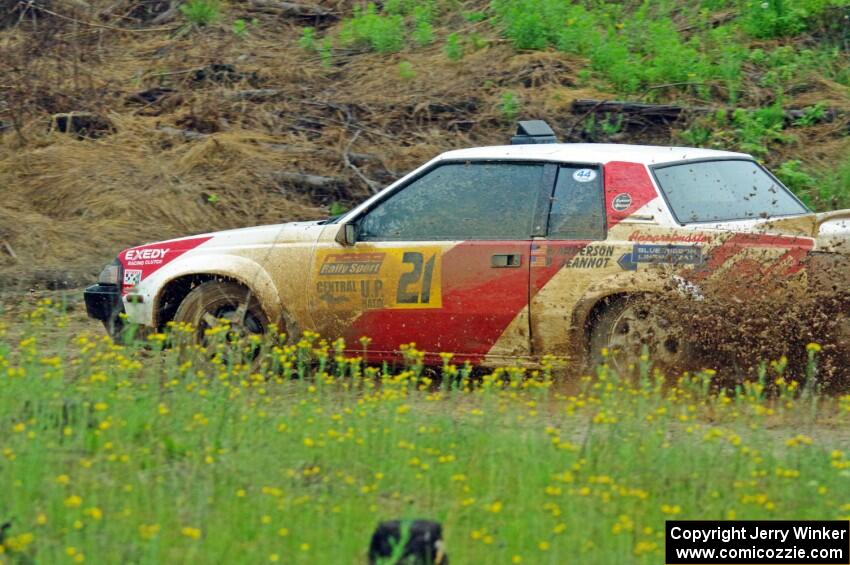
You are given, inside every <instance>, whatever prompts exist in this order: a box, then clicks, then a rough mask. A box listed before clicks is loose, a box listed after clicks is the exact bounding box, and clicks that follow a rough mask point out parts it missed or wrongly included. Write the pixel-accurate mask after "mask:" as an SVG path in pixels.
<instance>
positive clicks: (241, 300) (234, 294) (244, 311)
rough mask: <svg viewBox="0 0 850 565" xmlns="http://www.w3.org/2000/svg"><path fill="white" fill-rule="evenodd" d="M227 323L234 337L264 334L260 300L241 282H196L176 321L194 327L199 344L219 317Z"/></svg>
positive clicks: (264, 324)
mask: <svg viewBox="0 0 850 565" xmlns="http://www.w3.org/2000/svg"><path fill="white" fill-rule="evenodd" d="M222 319H225V320H227V321H228V322H229V323H230V331H231V335H232V336H233V337H244V336H249V335H263V334H265V333H266V329H267V328H268V326H269V323H268V319H267V318H266V315H265V314H264V313H263V309H262V308H261V307H260V303H259V301H258V300H257V299H256V298H255V297H254V296H253V294H252V293H251V291H250V290H249V289H247V288H245V287H244V286H242V285H239V284H236V283H233V282H225V281H208V282H205V283H202V284H200V285H198V286H197V287H196V288H195V289H194V290H192V292H190V293H189V294H188V296H186V298H185V299H184V300H183V302H181V303H180V306H179V307H178V308H177V313H176V314H175V315H174V321H175V322H178V323H179V322H185V323H188V324H190V325H191V326H192V327H193V328H195V330H196V333H195V338H196V340H197V342H198V343H202V342H203V341H204V332H205V331H206V330H208V329H210V328H213V327H215V326H217V325H218V324H219V323H220V322H219V320H222Z"/></svg>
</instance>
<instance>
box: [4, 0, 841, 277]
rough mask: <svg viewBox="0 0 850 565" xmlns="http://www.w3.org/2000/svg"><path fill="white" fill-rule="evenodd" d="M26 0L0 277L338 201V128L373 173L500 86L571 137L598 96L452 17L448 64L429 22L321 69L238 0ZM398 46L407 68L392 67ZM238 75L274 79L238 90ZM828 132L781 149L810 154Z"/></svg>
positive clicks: (11, 51)
mask: <svg viewBox="0 0 850 565" xmlns="http://www.w3.org/2000/svg"><path fill="white" fill-rule="evenodd" d="M485 4H486V3H482V7H483V6H484V5H485ZM0 5H3V6H5V5H6V4H2V3H0ZM15 5H17V4H15ZM34 5H37V6H43V7H46V8H47V9H49V10H50V11H51V12H53V13H49V12H45V11H40V12H39V11H38V10H35V11H32V10H31V11H30V12H27V14H26V15H27V17H26V18H18V19H9V18H6V19H4V20H3V23H2V24H0V77H2V78H0V120H2V121H4V122H7V124H8V125H9V126H10V127H7V128H5V129H2V124H0V289H2V288H8V287H10V286H12V287H23V288H29V287H31V286H32V287H37V286H48V287H56V286H67V285H78V284H81V283H83V282H86V281H88V280H90V279H91V278H92V277H93V276H94V274H95V273H96V272H97V271H98V270H99V269H100V267H101V266H102V264H104V263H106V262H108V261H109V260H110V259H111V258H112V257H114V256H115V254H116V253H117V252H118V251H120V250H121V249H122V248H125V247H127V246H130V245H136V244H141V243H143V242H146V241H152V240H160V239H165V238H169V237H175V236H182V235H188V234H192V233H200V232H206V231H211V230H218V229H225V228H231V227H239V226H248V225H257V224H262V223H277V222H282V221H289V220H295V219H304V218H317V217H322V216H324V215H326V214H327V208H328V206H329V204H331V203H332V202H340V203H342V204H343V205H350V204H353V203H354V202H356V201H358V200H361V199H362V198H365V197H366V196H368V194H369V193H370V190H369V187H368V186H366V184H365V183H364V182H363V181H362V179H360V178H358V177H357V176H356V175H355V174H354V172H353V171H352V170H351V169H350V168H348V167H347V166H346V164H345V160H344V158H343V154H344V153H345V151H346V149H347V148H348V147H349V144H350V143H351V141H352V139H353V138H354V136H355V135H356V136H357V139H356V142H355V143H354V144H353V145H351V147H350V151H352V152H356V153H360V154H369V155H372V158H370V159H367V160H364V161H363V162H362V163H359V164H358V167H359V168H360V170H361V171H362V172H363V173H364V174H365V175H366V176H367V177H369V178H370V179H373V180H374V181H375V182H376V183H377V184H379V185H385V184H387V183H389V182H391V181H392V180H394V179H395V178H397V177H398V176H400V175H401V174H403V173H404V172H406V171H408V170H410V169H411V168H413V167H415V166H417V165H419V164H421V163H422V162H423V161H425V160H427V159H429V158H431V157H433V156H434V155H436V154H438V153H440V152H442V151H445V150H448V149H451V148H455V147H462V146H469V145H474V144H479V145H480V144H494V143H502V142H504V141H505V140H506V139H507V137H508V136H509V135H510V133H511V129H512V125H513V124H512V123H511V120H509V119H507V118H506V117H505V116H504V115H503V114H502V112H501V111H500V109H499V105H500V102H501V96H502V94H503V93H504V92H506V91H512V92H514V93H515V94H516V96H517V98H518V99H519V100H520V103H521V105H522V116H524V117H528V118H538V117H539V118H545V119H547V120H548V121H550V123H552V124H553V126H554V127H555V129H556V130H557V131H559V132H560V133H565V132H568V133H571V136H570V139H569V140H571V141H575V140H578V139H580V138H579V137H578V133H577V131H578V129H580V128H576V127H575V126H576V123H577V122H578V121H580V120H581V116H575V115H572V114H571V113H570V112H569V105H570V103H571V102H572V100H574V99H576V98H600V99H601V98H611V96H610V95H606V93H604V92H600V91H597V90H596V89H594V88H593V87H588V86H578V85H577V83H576V79H575V77H576V74H577V72H578V71H579V70H581V69H582V68H583V67H584V64H585V63H584V62H583V61H582V60H580V59H577V58H575V57H571V56H568V55H565V54H561V53H556V52H535V53H517V52H515V50H514V49H513V48H512V47H510V46H509V45H508V44H507V43H506V42H505V41H504V40H502V39H500V38H499V37H497V36H496V35H494V34H493V32H492V31H488V29H489V28H488V27H487V26H482V25H479V24H467V23H465V22H463V21H461V20H460V19H459V22H458V26H457V27H462V26H468V28H469V29H468V30H467V31H469V30H472V29H473V28H474V31H475V32H476V33H479V34H481V35H482V36H483V37H485V39H486V40H487V41H488V44H487V46H486V47H483V48H479V49H477V50H474V49H471V48H469V46H467V49H466V54H465V57H464V58H463V60H461V61H458V62H452V61H449V60H448V59H447V57H446V56H445V54H444V53H443V50H442V42H443V40H444V37H443V36H442V35H441V34H443V33H444V32H443V31H440V30H438V37H437V41H435V42H434V44H433V45H432V46H430V47H427V48H416V49H411V50H410V51H407V52H404V53H400V54H396V55H378V54H374V53H366V52H363V51H359V50H357V49H353V48H338V49H336V51H335V53H334V60H333V64H332V65H331V66H330V67H329V68H326V67H324V66H322V64H321V62H320V59H319V57H318V56H317V55H316V54H315V53H310V52H307V51H305V50H304V49H302V48H301V47H300V46H299V45H298V37H299V35H300V28H301V26H302V25H309V24H310V23H311V22H309V21H304V20H301V21H293V20H291V19H285V18H279V17H276V16H274V15H271V14H260V13H256V12H251V11H249V10H248V8H247V6H248V4H242V3H237V4H231V5H230V6H228V8H227V12H226V15H225V17H224V18H223V19H222V20H221V21H220V23H218V24H217V25H214V26H211V27H209V28H206V29H203V30H182V29H179V28H180V25H179V24H180V23H181V22H180V21H175V22H167V23H166V24H163V25H160V26H158V27H156V28H154V29H152V28H151V27H150V25H149V24H147V23H145V21H143V19H144V18H148V17H149V16H150V14H149V13H148V12H145V11H144V10H142V11H139V10H137V9H136V8H138V6H137V5H136V3H134V1H133V0H125V1H123V2H119V3H117V4H116V3H114V2H106V0H92V1H91V2H89V7H88V8H86V7H85V3H80V2H77V1H75V0H55V1H52V2H49V1H48V0H41V1H40V2H38V3H35V4H34ZM324 5H325V6H326V7H328V8H330V9H331V10H333V11H336V12H340V13H341V12H342V11H343V10H349V11H350V7H351V3H350V2H347V1H341V2H338V3H333V2H329V3H325V4H324ZM151 6H152V5H151ZM163 7H164V6H159V7H151V8H150V9H151V10H152V9H154V8H156V10H159V9H160V8H163ZM467 7H469V6H467ZM147 9H148V8H146V10H147ZM255 17H256V18H258V24H257V25H251V26H250V28H249V34H248V36H247V37H246V38H244V39H243V38H239V37H237V36H236V35H235V34H234V33H233V32H232V31H231V29H230V24H231V22H232V21H233V20H234V19H236V18H243V19H245V20H247V21H250V20H251V19H252V18H255ZM458 18H460V15H459V14H458ZM331 25H333V24H331ZM122 30H123V31H122ZM403 61H405V62H408V63H410V65H411V67H412V69H413V72H414V73H415V76H413V77H412V78H411V77H408V78H405V77H402V75H401V73H400V72H399V63H401V62H403ZM211 64H228V65H233V67H234V70H235V72H236V73H237V74H236V75H235V76H233V77H231V79H232V80H227V81H222V80H216V79H209V78H207V79H206V80H198V76H197V73H196V71H198V69H203V68H205V67H208V66H209V65H211ZM828 86H829V85H824V88H827V87H828ZM155 87H156V88H161V89H166V90H163V92H165V94H164V95H163V96H162V97H161V98H157V99H155V100H149V101H143V100H139V99H135V100H134V99H133V97H134V95H135V94H137V93H139V92H142V91H145V90H148V89H151V88H155ZM255 89H265V90H267V91H268V90H273V91H276V93H273V94H271V95H263V96H260V97H258V98H251V97H248V98H246V97H243V96H242V95H240V94H239V93H240V92H243V91H246V90H255ZM834 90H835V92H836V94H835V96H837V97H840V96H845V93H843V92H841V91H839V89H834ZM830 92H832V91H830ZM803 98H804V96H803V95H801V103H804V102H806V100H803ZM830 100H832V98H830ZM839 102H840V103H841V104H847V103H848V102H847V99H846V96H845V98H843V99H842V100H836V104H838V103H839ZM69 111H88V112H92V113H95V114H97V115H100V116H103V117H105V118H107V119H108V120H109V122H110V123H111V124H112V127H113V132H112V133H111V134H108V135H103V136H101V137H99V138H98V139H85V140H79V139H76V138H75V137H74V136H72V135H67V134H62V133H58V132H56V131H50V130H51V122H50V116H51V115H52V114H55V113H58V112H69ZM168 128H172V130H175V129H176V130H184V131H188V132H190V135H191V136H192V137H191V138H189V139H187V138H185V137H184V136H181V135H179V134H177V135H175V134H174V133H173V131H172V132H171V133H168V131H170V130H168ZM53 129H54V130H55V127H54V128H53ZM164 130H165V131H164ZM198 134H200V135H198ZM813 135H814V134H813ZM670 139H671V132H670V130H669V129H667V128H661V129H651V128H650V129H646V128H644V129H642V130H640V131H635V132H625V133H624V134H623V135H622V136H620V138H618V139H617V140H618V141H625V142H628V141H631V142H641V143H661V144H663V143H669V142H670ZM831 143H832V141H831V140H830V139H825V140H823V143H821V144H818V148H813V147H809V146H808V144H801V146H800V147H799V150H800V151H801V152H802V153H805V152H808V151H811V152H812V153H813V156H815V153H817V154H816V156H815V157H816V159H819V160H828V157H829V153H830V152H831V151H832V149H826V148H827V147H833V146H832V145H830V144H831ZM803 145H806V146H803ZM834 150H835V151H843V150H845V149H844V148H843V147H839V146H835V148H834ZM797 158H799V157H797ZM280 171H287V172H296V173H311V174H317V175H322V176H326V177H332V178H334V179H338V182H337V184H335V185H334V186H332V187H330V188H328V189H323V190H312V189H307V188H304V187H300V186H297V185H291V184H289V185H287V184H282V183H281V182H279V181H278V180H276V177H275V173H276V172H280Z"/></svg>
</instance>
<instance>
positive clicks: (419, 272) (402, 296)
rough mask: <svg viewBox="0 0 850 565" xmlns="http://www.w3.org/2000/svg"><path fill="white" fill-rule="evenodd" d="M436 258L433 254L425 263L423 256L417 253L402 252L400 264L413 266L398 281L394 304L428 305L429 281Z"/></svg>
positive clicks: (429, 299) (429, 296) (432, 274)
mask: <svg viewBox="0 0 850 565" xmlns="http://www.w3.org/2000/svg"><path fill="white" fill-rule="evenodd" d="M436 257H437V254H436V253H435V254H433V255H431V257H429V258H428V260H427V261H426V260H425V257H424V255H423V254H422V253H420V252H418V251H405V252H404V255H403V256H402V258H401V262H402V263H407V264H410V265H413V269H412V270H410V271H408V272H406V273H404V274H402V275H401V277H400V278H399V279H398V288H397V289H396V303H398V304H429V303H430V302H431V279H432V278H433V276H434V260H435V259H436ZM423 265H424V268H423Z"/></svg>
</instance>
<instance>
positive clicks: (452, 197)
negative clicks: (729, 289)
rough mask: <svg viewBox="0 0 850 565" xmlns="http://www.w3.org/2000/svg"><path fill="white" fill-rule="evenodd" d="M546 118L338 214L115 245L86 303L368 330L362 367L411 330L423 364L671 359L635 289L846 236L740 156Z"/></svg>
mask: <svg viewBox="0 0 850 565" xmlns="http://www.w3.org/2000/svg"><path fill="white" fill-rule="evenodd" d="M535 128H537V129H535ZM540 128H543V130H544V133H545V130H547V129H548V127H546V126H545V124H541V123H539V122H538V123H531V124H529V123H527V122H524V123H522V124H521V127H520V133H521V134H525V135H519V136H517V137H515V138H514V142H515V143H516V144H513V145H508V146H497V147H478V148H474V149H465V150H459V151H450V152H448V153H444V154H442V155H440V156H439V157H437V158H435V159H433V160H432V161H430V162H428V163H426V164H425V165H423V166H422V167H420V168H418V169H416V170H415V171H413V172H411V173H410V174H408V175H406V176H405V177H404V178H402V179H400V180H399V181H397V182H395V183H394V184H392V185H391V186H389V187H387V188H386V189H385V190H383V191H381V192H380V193H379V194H377V195H375V196H374V197H372V198H370V199H369V200H367V201H365V202H364V203H362V204H361V205H359V206H357V207H356V208H355V209H353V210H351V211H350V212H348V213H346V214H344V215H342V216H341V217H337V218H332V219H327V220H322V221H313V222H296V223H287V224H281V225H273V226H262V227H253V228H245V229H238V230H232V231H223V232H216V233H211V234H205V235H199V236H192V237H186V238H182V239H175V240H170V241H164V242H159V243H152V244H147V245H143V246H139V247H134V248H131V249H127V250H125V251H122V252H121V253H120V254H119V255H118V258H117V260H116V262H115V263H114V264H112V265H110V266H108V267H107V268H106V269H104V272H103V273H102V274H101V277H100V280H99V283H98V284H97V285H94V286H92V287H90V288H89V289H87V290H86V303H87V306H88V310H89V313H90V315H91V316H92V317H95V318H98V319H100V320H103V321H104V322H105V323H106V325H107V327H108V328H109V329H110V331H117V330H116V324H115V320H116V317H117V314H118V313H119V312H126V315H127V316H126V318H127V320H129V321H130V322H134V323H137V324H141V325H143V326H149V327H151V328H162V327H164V325H165V324H166V323H167V322H169V321H171V320H177V321H185V322H190V323H192V324H194V325H196V326H198V328H199V335H202V331H203V329H204V328H205V327H207V326H209V325H211V324H213V323H215V320H216V319H219V318H222V317H225V318H229V319H230V320H231V323H234V324H237V325H239V326H240V327H242V328H243V329H244V330H245V331H249V332H264V331H266V330H267V329H268V328H270V327H278V328H280V329H281V330H283V331H285V332H286V333H287V334H288V335H290V336H295V337H297V336H299V335H300V333H301V332H302V331H304V330H311V331H315V332H318V333H320V334H322V335H323V336H326V337H329V338H335V337H340V336H341V337H343V338H345V340H346V343H347V344H348V346H349V347H350V348H351V349H352V350H354V351H357V352H361V351H363V347H362V345H361V344H360V338H361V337H362V336H368V337H370V338H371V343H370V344H369V346H368V356H369V360H370V361H379V360H393V359H396V358H397V356H398V355H399V352H400V348H401V346H402V345H404V344H409V343H415V344H416V346H417V348H418V349H419V350H421V351H425V352H426V354H427V356H426V359H427V360H431V361H435V362H438V359H439V358H438V354H439V353H440V352H450V353H453V354H454V355H455V360H456V361H461V362H462V361H464V360H469V361H471V362H473V363H479V364H484V365H495V364H502V363H505V362H509V363H523V364H528V365H534V364H536V363H538V362H539V361H540V359H541V358H542V357H543V356H544V355H554V356H555V357H558V358H569V357H574V356H575V355H577V354H584V353H586V352H587V351H588V350H591V349H594V348H597V347H605V346H607V347H612V348H619V349H623V350H625V349H628V348H629V347H637V346H640V347H642V346H643V345H648V346H650V348H651V349H652V350H653V353H654V354H655V355H657V356H659V357H662V358H663V357H664V356H665V355H666V356H668V357H670V358H671V359H672V360H673V361H675V360H676V359H677V356H680V355H681V354H682V350H683V349H684V347H683V344H682V343H680V342H678V341H677V339H676V338H673V337H671V336H670V335H667V334H665V333H664V330H663V328H661V327H655V328H654V330H653V331H650V332H647V331H645V330H646V328H645V327H643V328H639V327H638V326H639V325H640V324H638V323H637V321H636V316H637V317H640V315H639V314H638V307H637V306H636V302H635V297H641V296H648V295H652V294H657V293H661V292H663V291H664V290H665V289H669V288H670V286H671V281H673V282H675V285H676V286H677V288H680V289H685V290H686V291H687V292H692V293H695V294H698V293H699V289H700V285H701V284H703V283H704V282H706V281H707V280H708V279H710V278H712V277H730V276H733V275H736V274H738V273H748V274H752V273H757V274H759V275H760V276H763V277H798V278H801V279H805V277H806V269H805V267H804V264H803V260H804V259H805V258H806V257H807V256H808V255H809V254H811V253H813V252H824V253H832V252H840V249H841V246H842V244H843V242H844V241H845V238H846V234H847V233H848V231H850V226H848V225H847V224H846V220H845V218H847V217H850V211H840V212H832V213H827V214H814V213H812V212H810V211H809V210H808V209H807V208H806V207H805V206H804V205H803V204H802V203H801V202H800V201H799V200H797V198H796V197H795V196H794V195H793V194H792V193H791V192H790V191H788V190H787V189H786V188H785V187H784V186H783V185H782V184H781V183H780V182H779V181H778V180H777V179H776V178H775V177H773V176H772V175H771V174H770V173H769V172H767V171H766V170H765V169H764V168H763V167H762V166H761V165H759V164H758V163H757V162H756V161H755V160H753V158H752V157H750V156H748V155H745V154H741V153H731V152H724V151H712V150H705V149H693V148H682V147H649V146H632V145H604V144H559V143H546V142H547V141H551V140H552V137H551V136H550V135H542V136H541V135H539V129H540ZM528 132H532V133H531V134H529V133H528ZM549 133H551V130H549ZM638 302H639V301H638ZM644 323H645V324H651V323H654V322H652V321H644ZM662 325H663V324H662ZM647 335H649V336H650V337H649V338H648V337H647ZM648 339H649V341H650V343H647V340H648ZM636 344H637V345H636Z"/></svg>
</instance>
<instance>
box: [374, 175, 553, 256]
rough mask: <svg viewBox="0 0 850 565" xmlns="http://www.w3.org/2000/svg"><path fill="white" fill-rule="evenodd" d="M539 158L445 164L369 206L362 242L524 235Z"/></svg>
mask: <svg viewBox="0 0 850 565" xmlns="http://www.w3.org/2000/svg"><path fill="white" fill-rule="evenodd" d="M543 182H544V181H543V164H542V163H511V162H504V163H500V162H467V163H447V164H445V165H441V166H439V167H437V168H436V169H432V170H431V171H429V172H427V173H425V175H424V176H421V177H419V178H418V179H416V180H414V181H413V182H411V183H410V184H408V185H407V186H405V187H404V188H402V189H401V190H400V191H399V192H396V193H395V194H393V195H392V196H390V197H389V198H388V199H387V200H385V201H383V202H381V203H380V204H378V205H377V206H375V207H374V208H372V209H371V210H370V211H369V212H368V213H367V214H366V216H365V217H363V219H362V220H361V221H360V230H359V235H358V239H359V240H361V241H416V240H420V241H422V240H446V239H449V240H455V239H457V240H476V239H483V240H488V239H529V238H530V237H531V230H532V223H533V221H534V212H535V207H536V205H537V201H538V197H539V195H540V192H541V190H543Z"/></svg>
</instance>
